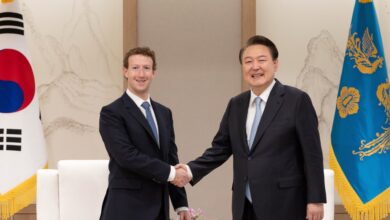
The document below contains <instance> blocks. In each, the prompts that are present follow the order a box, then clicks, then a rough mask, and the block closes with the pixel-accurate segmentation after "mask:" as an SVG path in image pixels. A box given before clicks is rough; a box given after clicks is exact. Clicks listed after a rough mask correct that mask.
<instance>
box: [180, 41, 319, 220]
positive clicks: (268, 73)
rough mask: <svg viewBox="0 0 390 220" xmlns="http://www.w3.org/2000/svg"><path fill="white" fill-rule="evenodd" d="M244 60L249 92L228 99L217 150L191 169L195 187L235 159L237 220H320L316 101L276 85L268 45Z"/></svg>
mask: <svg viewBox="0 0 390 220" xmlns="http://www.w3.org/2000/svg"><path fill="white" fill-rule="evenodd" d="M239 60H240V63H241V65H242V73H243V78H244V80H245V81H246V82H247V83H248V84H249V87H250V91H246V92H243V93H241V94H239V95H238V96H236V97H233V98H232V99H231V100H230V102H229V104H228V106H227V108H226V111H225V114H224V116H223V118H222V121H221V124H220V128H219V130H218V132H217V134H216V135H215V137H214V140H213V142H212V146H211V147H210V148H208V149H207V150H206V151H205V152H204V153H203V155H202V156H200V157H199V158H197V159H196V160H194V161H191V162H189V163H188V167H187V168H188V169H189V171H191V172H192V182H191V184H193V185H194V184H196V183H197V182H199V181H200V180H201V179H202V178H203V177H204V176H206V175H207V174H208V173H210V172H211V171H212V170H214V169H215V168H217V167H218V166H220V165H222V164H223V163H224V162H225V161H226V160H227V159H228V158H229V157H230V156H231V155H233V169H234V170H233V172H234V173H233V176H234V177H233V187H232V190H233V205H232V209H233V210H232V211H233V220H303V219H306V218H307V219H309V220H320V219H322V218H323V213H324V210H323V203H325V202H326V196H325V184H324V174H323V158H322V151H321V145H320V137H319V132H318V121H317V115H316V113H315V110H314V107H313V105H312V103H311V100H310V97H309V96H308V95H307V94H306V93H305V92H303V91H301V90H298V89H296V88H293V87H290V86H286V85H283V84H282V83H280V82H279V81H278V80H276V79H275V72H276V71H277V69H278V50H277V48H276V46H275V44H274V43H273V42H272V41H271V40H269V39H268V38H266V37H264V36H254V37H252V38H250V39H249V40H248V42H247V44H246V45H245V46H244V47H243V48H242V49H241V51H240V53H239ZM177 167H185V166H184V165H178V166H177ZM191 172H189V173H190V176H191ZM179 185H180V184H179ZM180 186H181V185H180Z"/></svg>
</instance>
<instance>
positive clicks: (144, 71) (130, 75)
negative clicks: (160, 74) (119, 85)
mask: <svg viewBox="0 0 390 220" xmlns="http://www.w3.org/2000/svg"><path fill="white" fill-rule="evenodd" d="M123 74H124V76H125V78H126V79H127V88H128V89H129V90H130V91H131V92H132V93H134V94H135V95H137V96H138V97H140V98H142V99H144V100H146V99H147V98H148V95H149V87H150V84H151V83H152V81H153V78H154V76H155V71H154V70H153V60H152V58H151V57H148V56H144V55H140V54H136V55H131V56H130V57H129V58H128V68H124V69H123Z"/></svg>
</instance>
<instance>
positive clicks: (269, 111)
mask: <svg viewBox="0 0 390 220" xmlns="http://www.w3.org/2000/svg"><path fill="white" fill-rule="evenodd" d="M283 96H284V86H283V85H282V84H281V83H280V82H279V81H276V83H275V86H274V88H273V89H272V91H271V93H270V96H269V98H268V101H267V104H266V106H265V109H264V113H263V115H262V116H261V121H260V124H259V127H258V128H257V132H256V136H255V140H254V141H253V144H252V149H251V151H253V150H254V149H255V148H256V146H257V144H258V142H259V141H260V139H261V137H262V136H263V134H264V132H265V130H266V129H267V127H268V126H269V125H270V123H271V122H272V121H273V119H274V118H275V116H276V114H277V113H278V111H279V109H280V107H281V106H282V102H283Z"/></svg>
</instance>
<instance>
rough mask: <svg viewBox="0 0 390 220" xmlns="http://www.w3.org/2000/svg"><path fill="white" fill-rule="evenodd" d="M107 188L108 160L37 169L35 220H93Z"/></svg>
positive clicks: (86, 161) (69, 163)
mask: <svg viewBox="0 0 390 220" xmlns="http://www.w3.org/2000/svg"><path fill="white" fill-rule="evenodd" d="M107 185H108V160H63V161H59V162H58V169H57V170H50V169H48V170H44V169H42V170H39V171H38V177H37V219H38V220H78V219H80V220H96V219H99V216H100V210H101V205H102V202H103V198H104V195H105V192H106V189H107Z"/></svg>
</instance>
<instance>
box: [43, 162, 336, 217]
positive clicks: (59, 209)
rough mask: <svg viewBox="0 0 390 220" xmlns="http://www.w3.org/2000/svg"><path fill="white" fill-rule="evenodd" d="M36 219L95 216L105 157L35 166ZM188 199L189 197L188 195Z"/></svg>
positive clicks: (330, 186)
mask: <svg viewBox="0 0 390 220" xmlns="http://www.w3.org/2000/svg"><path fill="white" fill-rule="evenodd" d="M324 175H325V187H326V194H327V195H326V197H327V201H328V202H327V204H326V205H325V217H324V220H333V219H334V183H333V179H334V173H333V171H332V170H329V169H325V170H324ZM37 179H38V180H37V220H79V219H80V220H96V219H99V215H100V210H101V205H102V201H103V198H104V195H105V192H106V189H107V184H108V160H63V161H59V162H58V169H57V170H53V169H48V170H39V171H38V178H37ZM190 200H191V198H190Z"/></svg>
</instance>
